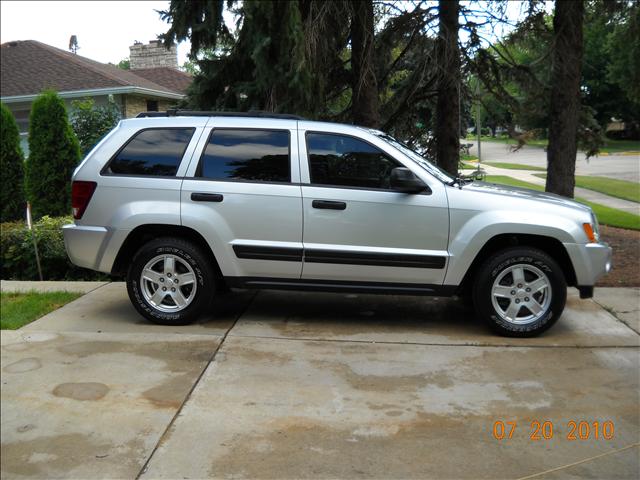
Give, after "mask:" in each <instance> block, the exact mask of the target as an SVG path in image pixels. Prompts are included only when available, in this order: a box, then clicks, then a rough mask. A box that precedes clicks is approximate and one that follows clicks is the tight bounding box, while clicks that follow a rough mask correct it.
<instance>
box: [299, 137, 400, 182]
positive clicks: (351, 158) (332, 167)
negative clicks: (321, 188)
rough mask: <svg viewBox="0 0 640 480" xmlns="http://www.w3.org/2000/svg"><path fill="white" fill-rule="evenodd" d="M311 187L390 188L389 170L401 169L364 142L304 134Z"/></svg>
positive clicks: (383, 154) (395, 162) (394, 162)
mask: <svg viewBox="0 0 640 480" xmlns="http://www.w3.org/2000/svg"><path fill="white" fill-rule="evenodd" d="M307 152H308V155H309V172H310V174H311V183H312V184H314V185H336V186H346V187H359V188H376V189H377V188H390V185H389V183H390V176H391V170H393V169H394V168H395V167H401V166H402V165H401V164H400V163H398V162H397V161H395V160H393V159H391V158H389V157H388V156H387V155H386V154H385V153H383V152H382V151H381V150H379V149H377V148H376V147H374V146H373V145H370V144H369V143H367V142H364V141H362V140H358V139H357V138H353V137H348V136H344V135H334V134H328V133H307Z"/></svg>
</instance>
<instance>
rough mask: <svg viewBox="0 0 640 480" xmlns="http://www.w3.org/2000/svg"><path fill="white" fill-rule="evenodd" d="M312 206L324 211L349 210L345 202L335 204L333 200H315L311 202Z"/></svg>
mask: <svg viewBox="0 0 640 480" xmlns="http://www.w3.org/2000/svg"><path fill="white" fill-rule="evenodd" d="M311 206H312V207H313V208H320V209H323V210H344V209H346V208H347V204H346V203H345V202H334V201H331V200H314V201H313V202H311Z"/></svg>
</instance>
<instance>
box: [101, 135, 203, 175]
mask: <svg viewBox="0 0 640 480" xmlns="http://www.w3.org/2000/svg"><path fill="white" fill-rule="evenodd" d="M194 131H195V129H194V128H152V129H149V130H141V131H139V132H138V133H136V134H135V135H134V136H133V137H131V139H130V140H129V141H128V142H127V143H126V145H125V146H124V148H122V149H121V150H120V151H119V152H118V153H117V154H116V156H115V157H114V158H113V159H112V160H111V162H110V163H109V165H108V167H107V168H106V173H115V174H122V175H161V176H165V177H171V176H174V175H175V174H176V172H177V171H178V166H179V165H180V161H181V160H182V156H183V155H184V152H185V150H186V149H187V145H189V141H190V140H191V137H192V136H193V132H194Z"/></svg>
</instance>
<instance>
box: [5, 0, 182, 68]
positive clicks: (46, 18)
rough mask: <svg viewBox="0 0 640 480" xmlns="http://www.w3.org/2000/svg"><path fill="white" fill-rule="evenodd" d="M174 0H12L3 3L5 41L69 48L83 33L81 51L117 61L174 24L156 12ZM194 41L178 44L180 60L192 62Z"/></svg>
mask: <svg viewBox="0 0 640 480" xmlns="http://www.w3.org/2000/svg"><path fill="white" fill-rule="evenodd" d="M168 6H169V2H168V1H119V2H113V1H111V2H106V1H105V2H102V1H71V2H59V1H44V2H43V1H7V0H3V1H1V2H0V38H1V43H5V42H8V41H11V40H38V41H40V42H42V43H46V44H48V45H51V46H54V47H57V48H60V49H62V50H68V48H69V38H70V37H71V35H76V36H77V37H78V45H79V46H80V49H79V50H78V55H82V56H84V57H88V58H90V59H92V60H96V61H98V62H102V63H109V62H110V63H115V64H117V63H118V62H119V61H120V60H122V59H123V58H126V57H128V56H129V46H131V45H133V43H134V41H136V40H138V41H140V42H142V43H149V40H154V39H155V38H156V37H157V36H158V34H160V33H164V32H165V31H166V30H167V28H168V24H166V23H165V22H163V21H162V20H160V16H159V15H158V13H157V12H156V11H155V10H165V9H167V8H168ZM189 48H190V45H189V43H188V42H183V43H181V44H180V45H178V64H179V65H182V64H183V63H184V62H185V61H186V56H187V53H188V52H189Z"/></svg>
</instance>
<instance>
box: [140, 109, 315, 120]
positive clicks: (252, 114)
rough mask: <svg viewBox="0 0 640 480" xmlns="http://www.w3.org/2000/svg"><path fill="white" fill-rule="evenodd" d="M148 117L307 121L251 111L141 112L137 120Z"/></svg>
mask: <svg viewBox="0 0 640 480" xmlns="http://www.w3.org/2000/svg"><path fill="white" fill-rule="evenodd" d="M148 117H252V118H253V117H257V118H280V119H287V120H305V118H303V117H300V116H298V115H292V114H290V113H273V112H264V111H262V110H250V111H248V112H216V111H199V110H178V109H169V110H167V111H166V112H141V113H139V114H138V115H136V118H148Z"/></svg>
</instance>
